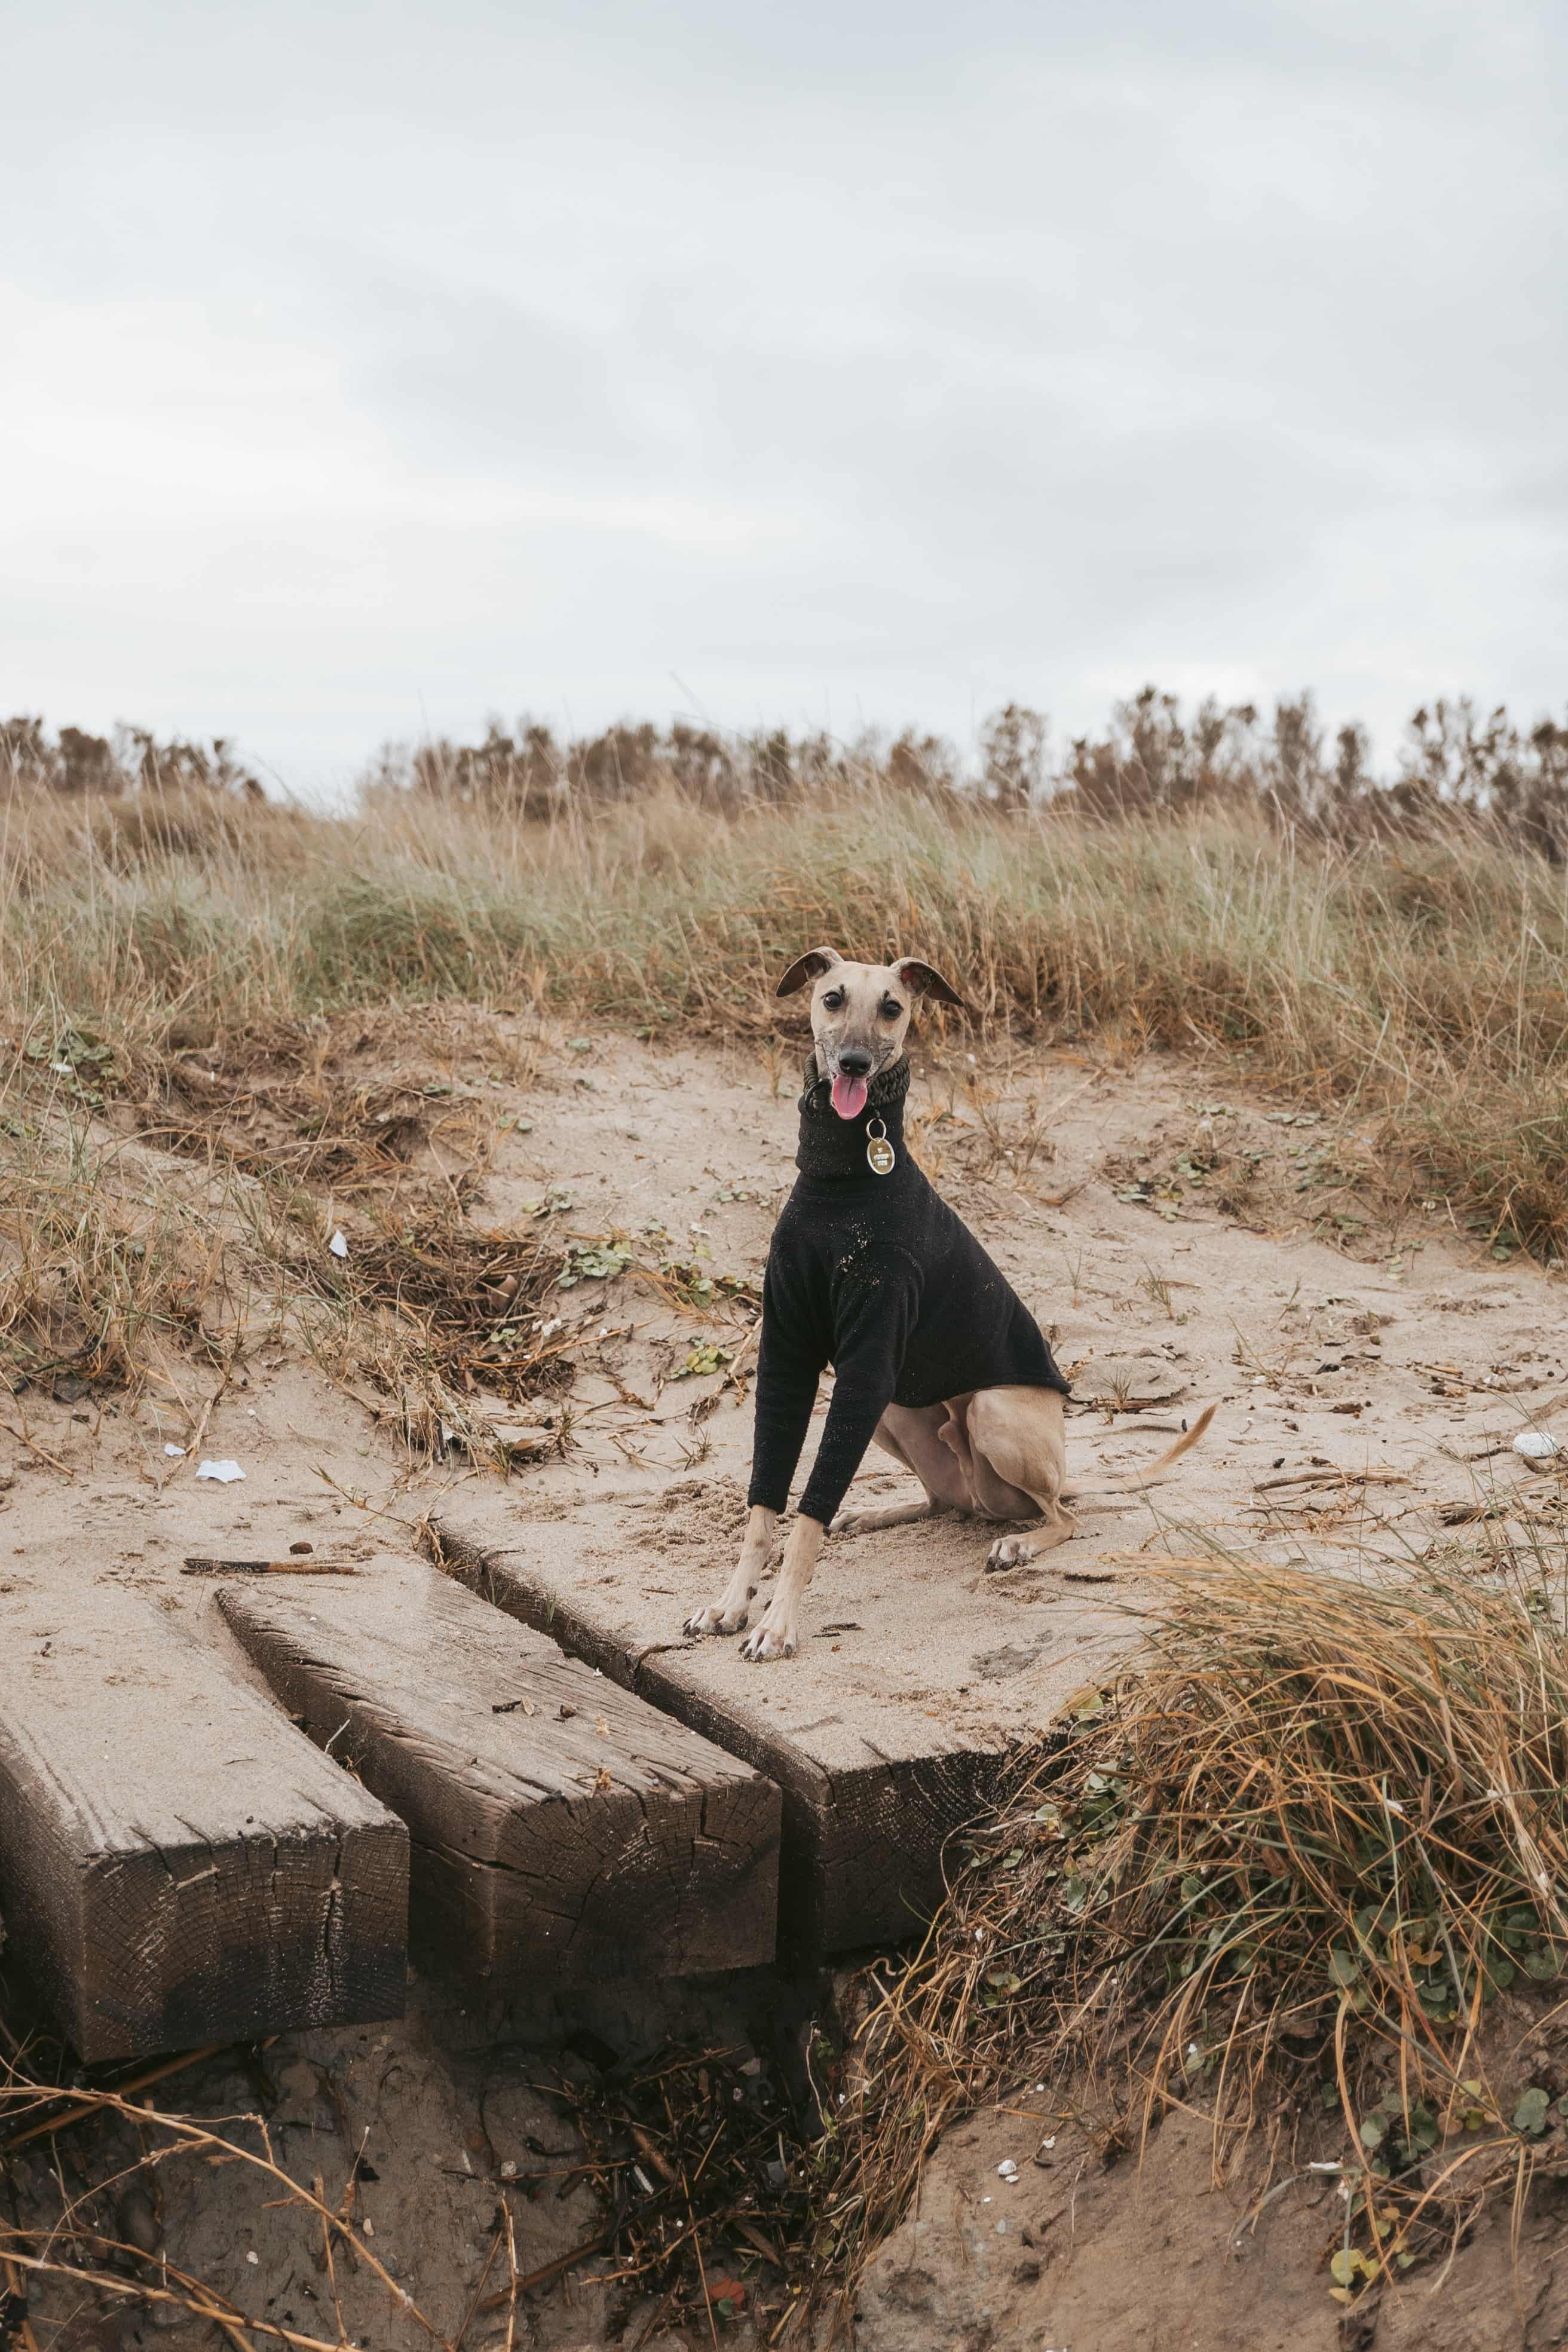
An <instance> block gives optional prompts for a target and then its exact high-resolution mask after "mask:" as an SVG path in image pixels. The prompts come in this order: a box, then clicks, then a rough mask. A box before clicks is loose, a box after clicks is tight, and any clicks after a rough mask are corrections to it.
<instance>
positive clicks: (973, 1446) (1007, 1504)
mask: <svg viewBox="0 0 1568 2352" xmlns="http://www.w3.org/2000/svg"><path fill="white" fill-rule="evenodd" d="M963 1434H964V1436H966V1438H967V1440H968V1453H969V1458H970V1475H971V1477H972V1479H973V1486H974V1497H975V1501H976V1503H977V1504H978V1506H979V1507H980V1509H981V1510H982V1511H983V1512H984V1514H985V1517H987V1518H992V1519H1022V1518H1029V1517H1033V1516H1034V1514H1035V1513H1036V1512H1038V1513H1039V1514H1040V1517H1041V1518H1042V1519H1043V1521H1044V1522H1045V1524H1044V1525H1043V1527H1041V1528H1040V1529H1039V1530H1038V1531H1037V1533H1036V1534H1034V1535H1032V1536H998V1538H996V1541H995V1542H994V1544H993V1545H992V1547H991V1549H990V1552H989V1553H988V1555H987V1557H986V1561H985V1565H986V1567H987V1568H988V1569H1002V1568H1022V1567H1023V1566H1024V1565H1025V1563H1026V1561H1028V1560H1031V1559H1038V1557H1039V1555H1040V1554H1041V1552H1044V1551H1051V1550H1053V1549H1055V1547H1056V1546H1057V1545H1058V1544H1059V1543H1066V1541H1067V1539H1068V1537H1069V1536H1071V1535H1075V1534H1076V1533H1077V1532H1078V1522H1077V1520H1076V1519H1075V1518H1074V1517H1072V1514H1071V1513H1070V1512H1068V1511H1065V1510H1063V1508H1062V1505H1061V1492H1062V1488H1063V1486H1065V1484H1066V1483H1067V1433H1066V1416H1065V1415H1064V1413H1063V1411H1062V1401H1061V1397H1060V1395H1059V1394H1058V1391H1056V1390H1055V1389H1029V1388H995V1389H979V1390H977V1391H975V1393H974V1395H973V1397H972V1398H971V1399H970V1401H969V1410H968V1412H967V1414H966V1415H965V1426H964V1431H963ZM950 1443H951V1441H950Z"/></svg>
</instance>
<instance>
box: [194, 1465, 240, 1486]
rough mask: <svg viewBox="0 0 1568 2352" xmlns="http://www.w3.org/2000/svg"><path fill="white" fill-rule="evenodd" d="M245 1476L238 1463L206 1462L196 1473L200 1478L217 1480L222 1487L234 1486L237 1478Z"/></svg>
mask: <svg viewBox="0 0 1568 2352" xmlns="http://www.w3.org/2000/svg"><path fill="white" fill-rule="evenodd" d="M244 1475H245V1473H244V1471H243V1470H242V1469H241V1468H240V1466H239V1465H238V1463H237V1462H204V1463H203V1464H202V1465H201V1467H200V1469H199V1470H198V1471H197V1472H196V1476H197V1477H198V1478H216V1480H217V1482H218V1485H219V1486H233V1484H234V1482H235V1480H236V1479H237V1478H243V1477H244Z"/></svg>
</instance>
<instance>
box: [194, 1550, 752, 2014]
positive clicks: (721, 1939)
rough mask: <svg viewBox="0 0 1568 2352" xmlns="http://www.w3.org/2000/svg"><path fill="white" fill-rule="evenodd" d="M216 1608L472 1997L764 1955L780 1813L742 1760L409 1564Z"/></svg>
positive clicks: (278, 1583)
mask: <svg viewBox="0 0 1568 2352" xmlns="http://www.w3.org/2000/svg"><path fill="white" fill-rule="evenodd" d="M219 1605H220V1607H221V1609H222V1611H223V1613H224V1616H225V1617H226V1620H227V1622H228V1623H229V1625H230V1626H231V1627H232V1628H233V1630H234V1632H235V1633H236V1635H237V1638H238V1640H239V1641H240V1642H241V1643H243V1645H244V1647H245V1650H246V1652H247V1655H248V1656H249V1657H250V1658H251V1659H252V1660H253V1661H254V1663H255V1664H257V1665H258V1667H259V1668H260V1670H261V1672H262V1674H263V1675H265V1676H266V1678H267V1680H268V1684H269V1685H270V1686H271V1687H272V1689H273V1690H274V1691H276V1692H277V1694H278V1696H279V1698H280V1699H281V1700H282V1701H283V1702H284V1704H285V1705H286V1706H288V1707H289V1708H290V1709H291V1710H292V1711H293V1713H294V1715H295V1716H296V1717H297V1718H298V1719H299V1720H300V1722H301V1723H302V1724H303V1726H304V1727H305V1729H306V1730H307V1731H308V1732H309V1734H310V1737H311V1738H313V1739H318V1740H321V1741H323V1742H324V1741H327V1740H331V1742H332V1753H333V1755H334V1756H338V1757H341V1758H342V1759H344V1761H345V1762H348V1763H350V1764H352V1766H353V1769H354V1770H355V1771H356V1772H357V1773H358V1774H359V1775H360V1776H361V1778H362V1779H363V1781H364V1783H365V1786H366V1787H367V1788H368V1789H371V1790H374V1792H375V1794H376V1795H377V1796H378V1797H380V1798H381V1799H383V1801H384V1802H385V1803H386V1804H388V1805H390V1806H391V1807H392V1809H393V1810H394V1811H395V1812H397V1813H399V1814H400V1815H401V1816H402V1818H403V1819H404V1821H405V1822H407V1824H408V1829H409V1833H410V1836H411V1837H412V1840H413V1861H412V1873H413V1893H414V1902H415V1915H416V1925H417V1927H418V1928H419V1932H420V1933H421V1935H422V1936H428V1937H431V1938H432V1939H433V1941H434V1942H435V1944H436V1945H437V1948H439V1950H440V1951H441V1952H442V1953H444V1954H446V1955H447V1956H448V1957H450V1958H456V1959H458V1960H459V1961H460V1962H462V1963H463V1964H464V1965H466V1966H468V1967H469V1968H472V1969H476V1970H478V1971H479V1973H481V1974H483V1975H484V1976H485V1977H487V1978H488V1979H489V1980H490V1983H491V1985H492V1986H493V1987H494V1989H496V1990H507V1989H510V1988H513V1987H519V1986H523V1985H528V1984H554V1985H583V1984H586V1983H588V1982H591V1981H592V1980H593V1979H595V1977H601V1976H605V1975H613V1976H616V1977H628V1976H636V1975H647V1976H653V1977H672V1976H688V1975H693V1974H697V1973H701V1972H705V1971H709V1970H713V1969H735V1968H746V1967H751V1966H754V1965H756V1964H758V1963H761V1962H763V1961H766V1960H770V1959H771V1958H773V1939H774V1930H775V1915H776V1909H777V1899H778V1849H779V1815H780V1800H779V1792H778V1790H776V1789H775V1788H774V1787H773V1785H772V1784H771V1782H769V1781H768V1780H766V1779H764V1778H763V1776H762V1775H761V1774H760V1773H759V1772H757V1771H755V1770H753V1769H752V1768H751V1767H750V1766H749V1765H746V1764H744V1763H739V1762H737V1761H736V1760H735V1759H734V1758H733V1757H731V1756H729V1755H726V1754H725V1753H724V1752H723V1751H722V1750H721V1749H720V1748H716V1747H714V1746H713V1745H712V1744H711V1743H710V1742H709V1741H708V1740H706V1739H703V1738H700V1737H699V1736H698V1735H697V1734H696V1733H695V1732H693V1731H690V1730H688V1729H687V1728H685V1727H683V1726H682V1725H681V1724H679V1723H678V1722H675V1721H673V1720H671V1718H670V1717H668V1716H665V1715H661V1714H659V1713H658V1711H657V1710H656V1709H655V1708H654V1707H652V1706H648V1705H647V1703H646V1702H645V1701H644V1700H643V1699H640V1698H637V1697H636V1696H632V1695H631V1694H630V1693H629V1692H627V1691H626V1690H624V1689H622V1688H620V1687H618V1686H617V1685H616V1683H614V1682H613V1681H610V1680H608V1679H607V1678H606V1677H605V1676H604V1675H596V1674H595V1673H594V1671H593V1669H592V1667H590V1666H586V1665H583V1664H578V1663H577V1662H576V1661H575V1660H574V1659H570V1658H567V1657H565V1656H563V1654H562V1652H561V1651H560V1649H559V1648H558V1647H557V1646H556V1644H555V1643H553V1642H552V1641H549V1640H546V1639H544V1638H543V1637H542V1635H541V1634H539V1633H530V1632H528V1631H526V1630H525V1629H524V1628H523V1627H522V1626H521V1625H520V1624H518V1623H516V1622H513V1621H512V1620H511V1619H510V1617H508V1616H505V1615H503V1614H501V1612H499V1611H498V1610H495V1609H491V1608H488V1607H487V1606H486V1605H485V1603H484V1601H481V1600H479V1599H476V1597H475V1596H474V1594H473V1593H471V1592H469V1591H466V1590H465V1589H464V1588H463V1587H462V1586H461V1585H459V1584H457V1583H455V1582H454V1581H453V1580H451V1579H450V1578H449V1577H446V1576H443V1575H441V1574H439V1573H438V1572H437V1570H435V1569H433V1568H430V1567H427V1566H426V1564H425V1562H423V1561H421V1560H406V1559H393V1558H383V1559H376V1560H374V1561H368V1562H363V1563H361V1564H360V1568H359V1573H358V1574H357V1575H356V1576H355V1577H354V1579H353V1581H352V1582H350V1583H347V1584H344V1585H342V1586H333V1587H331V1588H328V1587H325V1586H323V1585H316V1586H312V1587H311V1588H310V1590H308V1591H306V1590H303V1589H300V1588H289V1586H288V1584H287V1580H285V1579H283V1578H278V1579H272V1578H267V1579H265V1580H264V1579H261V1578H246V1579H244V1580H240V1579H236V1580H234V1581H233V1582H232V1583H229V1584H226V1586H225V1587H224V1588H223V1590H222V1592H221V1595H220V1601H219Z"/></svg>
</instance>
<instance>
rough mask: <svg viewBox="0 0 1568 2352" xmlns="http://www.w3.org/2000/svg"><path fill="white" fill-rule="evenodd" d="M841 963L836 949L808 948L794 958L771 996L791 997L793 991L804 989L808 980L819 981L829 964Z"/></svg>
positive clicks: (841, 960) (841, 959) (840, 957)
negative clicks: (803, 953) (801, 954)
mask: <svg viewBox="0 0 1568 2352" xmlns="http://www.w3.org/2000/svg"><path fill="white" fill-rule="evenodd" d="M843 961H844V959H843V957H842V956H841V955H840V954H839V952H838V950H837V948H810V949H808V950H807V951H806V953H805V955H803V956H796V958H795V961H794V962H793V963H792V964H791V966H790V968H789V970H788V971H786V972H785V974H784V978H783V979H782V980H781V981H780V982H779V984H778V986H777V987H776V988H775V989H774V991H773V994H774V995H775V996H793V995H794V994H795V990H796V989H797V988H804V987H805V983H806V982H807V981H808V980H820V979H821V977H822V975H823V973H824V972H825V971H826V970H827V969H828V967H829V965H830V964H836V963H842V962H843Z"/></svg>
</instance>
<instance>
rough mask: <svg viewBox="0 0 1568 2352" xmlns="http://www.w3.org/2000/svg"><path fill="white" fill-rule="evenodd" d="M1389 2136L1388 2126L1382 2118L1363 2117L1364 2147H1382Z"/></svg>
mask: <svg viewBox="0 0 1568 2352" xmlns="http://www.w3.org/2000/svg"><path fill="white" fill-rule="evenodd" d="M1387 2136H1388V2126H1387V2125H1386V2124H1385V2123H1384V2120H1383V2117H1382V2116H1363V2117H1362V2119H1361V2143H1362V2146H1363V2147H1382V2146H1383V2143H1384V2139H1385V2138H1386V2137H1387Z"/></svg>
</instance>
